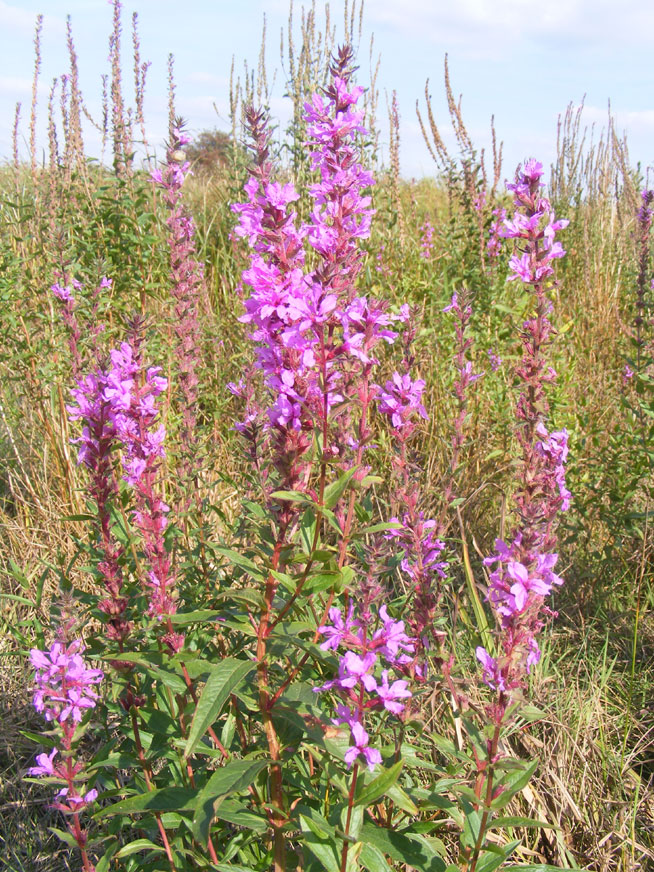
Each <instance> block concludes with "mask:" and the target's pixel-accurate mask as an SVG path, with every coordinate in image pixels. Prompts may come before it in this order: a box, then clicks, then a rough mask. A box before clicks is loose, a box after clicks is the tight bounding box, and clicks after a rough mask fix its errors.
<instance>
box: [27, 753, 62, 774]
mask: <svg viewBox="0 0 654 872" xmlns="http://www.w3.org/2000/svg"><path fill="white" fill-rule="evenodd" d="M57 753H58V749H57V748H53V749H52V751H50V753H49V754H37V755H36V762H37V765H36V766H32V768H31V769H28V770H27V771H28V774H29V775H46V776H48V775H54V774H55V767H54V763H53V762H52V761H53V760H54V758H55V755H56V754H57Z"/></svg>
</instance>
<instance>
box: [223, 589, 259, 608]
mask: <svg viewBox="0 0 654 872" xmlns="http://www.w3.org/2000/svg"><path fill="white" fill-rule="evenodd" d="M216 599H229V600H234V601H235V602H242V603H246V604H247V605H250V606H255V608H257V609H262V608H264V606H265V601H264V598H263V596H262V594H261V592H260V591H258V590H255V589H254V588H251V587H242V588H230V589H229V590H223V591H221V592H220V593H219V594H217V596H216Z"/></svg>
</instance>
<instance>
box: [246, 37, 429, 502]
mask: <svg viewBox="0 0 654 872" xmlns="http://www.w3.org/2000/svg"><path fill="white" fill-rule="evenodd" d="M350 59H351V54H350V51H349V49H343V50H341V52H340V53H339V54H338V56H337V58H336V60H335V62H334V64H333V66H332V70H331V73H332V76H331V81H330V83H329V85H328V86H327V88H326V89H325V91H324V93H323V94H314V95H313V96H312V98H311V100H310V101H309V102H307V103H306V104H305V120H306V124H307V148H308V149H309V154H310V159H311V165H312V168H313V169H314V170H315V171H316V172H317V173H318V181H317V182H316V183H315V184H313V185H311V186H310V187H309V196H310V198H311V201H312V208H311V212H310V217H309V220H308V221H306V222H301V221H299V219H298V215H297V212H296V210H295V208H294V204H295V203H296V201H297V200H298V199H299V194H298V193H297V191H296V190H295V188H294V187H293V185H292V184H290V183H287V184H282V183H280V182H277V181H274V180H273V178H272V171H273V168H272V164H271V162H270V161H269V160H268V151H269V139H270V134H269V131H268V129H267V123H266V119H265V116H264V115H263V114H262V113H256V112H254V111H253V110H251V111H250V112H249V115H248V124H249V127H250V130H251V133H252V139H253V143H254V146H253V148H254V152H255V161H254V167H253V170H252V175H251V178H250V179H249V181H248V182H247V184H246V186H245V192H246V194H247V202H244V203H239V204H235V205H234V206H232V209H233V210H234V212H235V213H236V214H237V215H238V219H239V221H238V224H237V226H236V228H235V231H234V233H235V235H236V236H237V237H240V238H242V239H244V240H247V242H248V244H249V246H250V249H251V259H250V265H249V267H248V268H247V269H246V270H245V271H244V272H243V274H242V279H243V283H244V285H246V286H248V287H250V288H251V294H250V296H249V297H248V298H247V299H246V300H245V314H244V315H243V316H242V317H241V320H242V321H243V322H244V323H247V324H249V325H250V326H251V327H252V328H253V329H252V332H251V334H250V337H251V339H253V340H254V341H255V342H256V343H257V348H256V363H257V367H258V368H259V369H260V370H261V371H262V374H263V380H264V384H265V385H266V387H267V389H268V391H269V393H270V402H269V403H268V405H267V408H266V410H265V412H266V414H265V417H264V419H263V429H264V432H265V433H266V434H267V435H268V438H270V440H271V443H272V447H273V457H274V458H275V459H274V464H275V466H276V468H277V470H278V471H279V472H280V474H281V478H282V486H283V487H284V488H285V489H297V488H302V487H305V486H306V485H307V480H308V478H309V475H310V472H309V465H308V464H307V463H306V457H305V456H306V452H307V450H308V448H309V446H310V444H311V433H312V432H314V431H318V432H321V433H322V434H323V438H324V445H323V456H324V458H325V459H329V460H334V459H338V461H339V462H340V463H342V464H347V463H349V462H350V461H351V458H352V455H351V452H354V455H355V458H354V459H353V460H352V461H351V462H354V463H356V464H360V463H361V453H362V451H363V450H364V448H365V445H366V444H367V440H368V439H369V436H370V433H369V429H368V426H367V424H366V422H365V416H366V411H367V409H368V406H369V404H370V401H371V400H372V399H373V395H374V391H375V390H376V388H374V387H373V386H372V385H371V384H370V382H369V375H370V369H371V367H373V366H374V365H376V363H377V357H376V354H377V352H376V347H377V346H378V344H379V343H380V342H386V343H389V344H390V343H393V342H394V341H395V339H396V336H397V333H396V331H395V330H394V329H392V328H393V326H394V325H395V324H396V323H397V322H404V321H406V320H407V319H408V316H409V312H408V307H407V306H402V307H401V308H400V310H399V312H397V313H393V312H391V311H389V309H388V307H387V304H386V303H384V302H382V301H379V300H375V299H371V298H369V297H367V296H361V295H358V294H357V292H356V280H357V277H358V275H359V273H360V270H361V265H362V260H363V257H364V252H363V250H362V248H361V240H363V239H366V238H367V237H368V236H369V234H370V224H371V220H372V216H373V214H374V213H373V210H372V208H371V198H370V196H369V195H368V194H367V193H366V191H367V189H368V188H369V187H370V186H371V185H372V184H373V183H374V180H373V178H372V176H371V174H370V173H369V172H368V171H367V170H365V169H364V168H363V166H362V164H361V162H360V156H359V149H358V142H357V139H358V137H360V136H361V135H363V134H364V133H365V130H364V128H363V112H362V111H361V110H360V109H358V108H357V101H358V100H359V98H360V96H361V94H362V89H361V88H360V87H358V86H354V85H351V84H350V76H351V72H352V70H351V69H350V67H349V63H350ZM307 251H310V252H311V257H310V258H309V257H307V256H306V254H307ZM309 262H310V263H311V265H312V268H311V269H309V268H308V263H309ZM234 388H235V386H234ZM407 388H410V385H408V386H407ZM417 390H418V389H417V388H416V389H414V394H415V393H416V391H417ZM239 393H242V392H241V391H239ZM387 393H388V392H387ZM389 400H390V397H389ZM346 401H354V404H353V405H352V406H350V407H349V409H348V411H346V413H345V414H343V415H340V416H339V418H338V419H337V420H334V419H333V416H332V415H331V414H330V413H331V412H332V411H333V409H334V407H335V406H337V405H340V404H343V403H344V402H346ZM412 402H413V400H412ZM355 407H357V408H360V409H362V410H364V411H363V414H362V418H361V421H360V422H359V424H358V427H357V430H358V432H357V433H356V436H355V435H354V434H353V433H352V414H353V413H352V409H353V408H355ZM237 427H238V429H239V430H241V432H242V433H243V434H244V436H246V438H249V439H250V440H252V439H254V438H255V436H256V434H257V432H258V431H257V418H256V411H255V409H254V408H253V407H252V404H249V409H248V412H247V418H246V420H244V421H243V422H242V423H241V424H240V425H237ZM253 453H254V452H253Z"/></svg>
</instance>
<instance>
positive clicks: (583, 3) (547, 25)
mask: <svg viewBox="0 0 654 872" xmlns="http://www.w3.org/2000/svg"><path fill="white" fill-rule="evenodd" d="M366 14H367V18H368V20H369V22H370V23H371V25H372V27H373V28H374V26H375V24H376V23H379V24H386V25H392V26H393V27H395V28H397V29H398V30H400V31H403V32H404V33H409V34H413V35H414V37H415V38H417V39H419V40H420V41H422V40H425V39H426V40H428V41H429V42H431V43H432V44H436V45H439V46H443V47H449V46H452V47H456V48H460V49H462V50H463V51H464V52H465V53H466V54H468V55H473V56H476V57H480V56H484V55H487V56H488V57H498V58H499V57H501V56H502V53H503V52H504V51H505V50H506V48H507V46H513V47H516V46H519V45H521V44H522V46H523V47H525V48H526V47H528V46H532V47H537V46H539V45H542V44H543V43H547V47H548V48H552V47H553V44H555V43H557V42H558V44H559V46H560V47H561V48H563V47H566V48H567V47H568V46H570V44H571V43H574V44H577V45H580V46H583V45H586V46H589V47H594V46H596V45H597V42H598V41H600V42H602V41H604V40H606V43H607V44H608V45H609V46H610V47H612V48H615V46H616V44H617V40H620V43H621V46H622V47H623V48H624V46H625V44H638V43H641V42H645V41H649V39H650V34H651V33H652V31H653V30H654V4H652V3H649V2H643V0H622V2H621V3H620V5H618V4H617V3H615V0H548V2H547V3H543V2H536V0H456V2H452V0H403V2H402V3H397V0H373V2H372V3H370V5H369V6H367V7H366ZM525 72H526V71H525Z"/></svg>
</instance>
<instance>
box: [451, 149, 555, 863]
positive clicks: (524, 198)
mask: <svg viewBox="0 0 654 872" xmlns="http://www.w3.org/2000/svg"><path fill="white" fill-rule="evenodd" d="M542 174H543V168H542V165H541V164H540V163H538V162H537V161H535V160H530V161H527V162H526V164H525V165H524V168H523V169H522V171H520V170H519V171H518V173H517V176H516V181H515V183H514V184H510V185H508V186H507V187H508V188H509V190H511V191H512V192H513V195H514V205H515V213H514V216H513V218H511V219H505V220H504V226H503V228H502V229H501V231H500V233H501V235H502V236H503V237H505V238H510V239H516V240H518V245H517V251H516V252H515V253H514V254H513V256H512V257H511V259H510V262H509V266H510V269H511V271H512V272H511V275H510V276H509V280H510V281H516V280H520V281H522V282H523V283H524V285H525V288H526V290H527V291H528V292H529V293H531V294H532V298H533V306H534V314H533V315H532V317H530V318H529V319H528V320H527V321H525V322H524V324H523V329H522V347H523V356H522V360H521V362H520V364H519V365H518V367H517V370H516V371H517V375H518V376H519V378H520V380H521V382H522V390H521V393H520V395H519V397H518V401H517V405H516V418H517V421H518V428H517V438H518V443H519V445H520V450H521V457H520V466H519V476H518V486H517V489H516V491H515V493H514V503H515V510H516V515H517V521H516V525H515V527H514V529H513V531H512V533H511V535H510V536H509V537H508V543H507V542H504V541H502V540H499V539H498V540H497V541H496V543H495V546H496V553H495V554H494V555H492V556H491V557H489V558H487V559H486V560H485V561H484V562H485V564H486V565H487V566H490V567H493V569H492V570H491V572H490V577H489V585H488V600H489V601H490V603H491V606H492V608H493V610H494V612H495V614H496V617H497V623H498V624H499V629H498V634H497V635H498V644H497V648H498V653H497V655H496V656H493V655H492V654H491V653H490V652H489V651H488V650H487V649H486V648H485V647H482V646H479V647H478V648H477V649H476V655H477V659H478V660H479V663H480V665H481V670H482V680H483V681H484V682H485V683H486V684H487V685H488V686H489V687H490V688H491V689H492V690H493V692H494V701H493V703H492V704H491V705H490V706H488V708H487V716H488V718H489V721H490V725H489V726H490V730H487V731H486V738H485V747H483V745H482V743H479V744H478V745H477V746H475V750H474V757H475V763H476V770H477V771H476V780H475V788H474V789H475V794H476V796H477V799H478V810H479V811H480V812H481V818H480V820H479V828H478V832H477V837H476V839H474V840H472V841H469V842H468V843H467V844H466V843H465V842H464V841H463V840H462V844H463V849H464V850H463V855H464V859H465V862H466V866H465V868H466V870H467V872H475V870H476V869H477V864H478V862H479V860H480V856H481V852H482V848H483V847H484V845H485V840H486V831H487V828H488V825H489V820H490V815H491V812H492V810H493V808H494V807H495V806H494V803H495V800H498V801H499V802H500V803H503V797H502V796H501V794H502V793H503V792H504V791H505V790H506V789H507V784H506V780H505V779H504V778H503V777H502V761H501V758H502V756H503V754H502V753H500V752H499V742H500V737H501V731H502V727H503V726H506V724H507V721H508V720H509V719H510V718H512V717H515V714H516V705H515V704H516V703H518V702H519V701H520V698H521V691H522V688H523V686H524V683H525V679H526V676H527V674H528V673H529V671H530V669H531V667H532V666H533V665H534V664H536V663H538V661H539V659H540V649H539V647H538V641H537V636H538V633H539V631H540V629H541V628H542V626H543V618H544V616H546V615H551V614H553V613H552V612H551V610H550V609H549V608H548V607H547V606H546V605H545V599H546V597H547V596H548V595H549V593H550V592H551V590H552V587H553V586H554V585H558V584H562V579H561V578H560V577H559V576H558V575H557V574H556V573H555V571H554V567H555V565H556V562H557V553H556V551H555V548H556V522H557V516H558V513H559V512H560V511H564V510H565V509H567V508H568V506H569V504H570V493H569V491H568V490H567V488H566V486H565V461H566V457H567V453H568V446H567V433H566V431H565V430H562V431H558V432H549V431H548V429H547V427H546V423H545V422H546V419H547V413H548V402H547V396H546V393H545V386H546V384H548V383H551V382H552V381H553V380H554V379H555V378H556V373H555V371H554V369H553V368H552V367H551V366H550V365H549V363H548V357H547V351H548V347H549V345H550V342H551V338H550V337H551V334H552V324H551V322H550V320H549V315H550V312H551V310H552V304H551V302H550V299H549V292H550V290H551V288H552V287H553V286H554V279H553V275H554V267H553V263H554V261H555V260H556V259H557V258H560V257H563V256H564V254H565V251H564V250H563V247H562V245H561V243H560V242H559V241H558V240H556V233H557V232H558V231H559V230H562V229H563V228H564V227H565V226H566V225H567V224H568V222H567V221H565V220H557V219H556V218H555V216H554V213H553V210H552V207H551V205H550V203H549V201H548V200H547V199H546V198H545V197H543V196H542V193H541V188H542V182H541V177H542ZM498 798H499V799H498Z"/></svg>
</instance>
